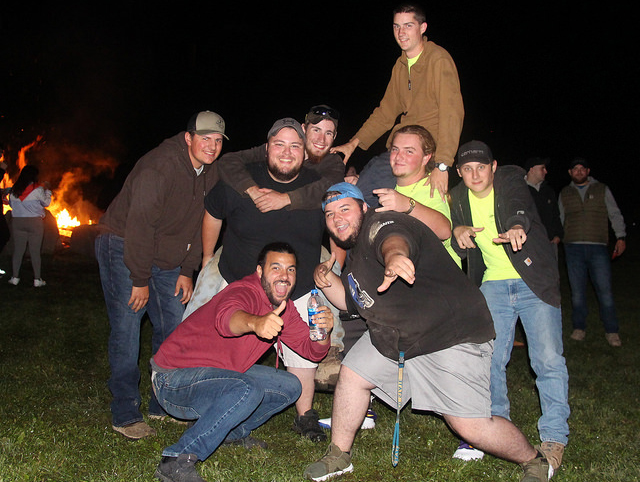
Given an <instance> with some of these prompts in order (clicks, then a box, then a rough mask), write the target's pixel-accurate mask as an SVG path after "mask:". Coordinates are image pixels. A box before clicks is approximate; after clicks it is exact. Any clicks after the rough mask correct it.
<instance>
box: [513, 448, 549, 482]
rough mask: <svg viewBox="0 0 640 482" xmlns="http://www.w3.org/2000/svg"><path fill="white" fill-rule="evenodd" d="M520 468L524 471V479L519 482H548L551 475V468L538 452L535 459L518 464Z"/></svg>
mask: <svg viewBox="0 0 640 482" xmlns="http://www.w3.org/2000/svg"><path fill="white" fill-rule="evenodd" d="M520 467H522V470H524V477H523V478H522V479H521V481H520V482H549V479H550V478H551V476H552V475H553V467H551V465H549V462H548V461H547V459H546V458H545V457H544V455H542V454H541V453H540V451H538V456H537V457H536V458H535V459H533V460H529V462H525V463H524V464H520Z"/></svg>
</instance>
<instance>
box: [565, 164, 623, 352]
mask: <svg viewBox="0 0 640 482" xmlns="http://www.w3.org/2000/svg"><path fill="white" fill-rule="evenodd" d="M590 172H591V169H590V167H589V163H588V162H587V161H586V160H585V159H582V158H576V159H574V160H573V161H572V162H571V165H570V166H569V177H570V178H571V184H569V185H568V186H566V187H565V188H563V189H562V191H561V192H560V199H559V208H560V217H561V219H562V223H563V225H564V238H563V243H564V253H565V258H566V259H567V274H568V276H569V285H570V286H571V305H572V313H571V321H572V323H573V333H571V339H572V340H577V341H582V340H584V338H585V336H586V328H587V313H588V310H587V292H586V291H587V277H590V278H591V282H592V283H593V287H594V288H595V291H596V295H597V296H598V302H599V303H600V319H601V320H602V323H603V324H604V331H605V337H606V340H607V342H608V343H609V345H611V346H613V347H619V346H622V340H621V339H620V334H619V333H618V331H619V327H618V317H617V315H616V307H615V301H614V299H613V290H612V286H611V261H610V260H609V251H608V249H607V244H608V242H609V224H608V221H609V222H610V223H611V228H612V229H613V232H614V234H615V236H616V238H617V240H616V245H615V247H614V249H613V257H614V258H615V257H617V256H620V255H622V253H624V251H625V249H626V242H625V236H626V226H625V223H624V218H623V217H622V213H621V212H620V209H619V208H618V205H617V204H616V201H615V199H614V198H613V194H611V190H610V189H609V187H608V186H607V185H605V184H602V183H600V182H598V181H596V180H595V179H594V178H593V177H591V176H590V175H589V174H590Z"/></svg>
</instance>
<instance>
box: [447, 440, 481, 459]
mask: <svg viewBox="0 0 640 482" xmlns="http://www.w3.org/2000/svg"><path fill="white" fill-rule="evenodd" d="M482 457H484V452H483V451H482V450H478V449H477V448H475V447H473V446H472V445H469V444H468V443H467V442H463V441H462V440H461V441H460V445H459V446H458V449H457V450H456V451H455V452H454V453H453V458H454V459H460V460H464V461H465V462H469V461H471V460H482Z"/></svg>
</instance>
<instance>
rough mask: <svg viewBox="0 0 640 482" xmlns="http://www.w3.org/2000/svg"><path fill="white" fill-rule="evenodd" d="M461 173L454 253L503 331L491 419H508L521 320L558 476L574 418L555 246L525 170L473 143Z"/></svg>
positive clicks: (454, 201) (543, 432)
mask: <svg viewBox="0 0 640 482" xmlns="http://www.w3.org/2000/svg"><path fill="white" fill-rule="evenodd" d="M457 171H458V174H459V175H460V177H461V178H462V181H463V182H461V183H460V184H458V185H457V186H456V187H455V188H454V189H452V190H451V218H452V219H451V220H452V223H453V235H454V237H455V239H456V242H455V243H454V247H455V248H456V250H457V251H458V253H459V254H460V256H461V257H463V258H465V257H466V259H467V274H468V276H469V278H470V279H471V280H472V281H473V282H474V283H475V284H476V285H478V286H480V290H481V291H482V294H483V295H484V297H485V298H486V300H487V305H488V306H489V310H490V311H491V317H492V319H493V324H494V327H495V331H496V339H495V342H494V350H493V357H492V362H491V413H492V414H493V415H494V416H496V415H497V416H499V417H503V418H505V419H509V413H510V406H509V398H508V395H507V379H506V369H507V363H508V362H509V358H510V357H511V349H512V347H513V341H514V331H515V327H516V323H517V321H518V318H520V320H521V322H522V327H523V328H524V332H525V334H526V337H527V346H528V349H529V358H530V360H531V368H532V369H533V371H534V372H535V374H536V386H537V388H538V393H539V397H540V406H541V409H542V416H541V417H540V419H539V421H538V430H539V432H540V439H541V441H542V445H541V451H542V452H543V453H544V454H545V455H546V457H547V459H548V460H549V463H550V464H551V466H552V468H553V470H557V469H558V467H559V466H560V464H561V462H562V455H563V453H564V447H565V445H566V444H567V441H568V434H569V426H568V423H567V420H568V418H569V412H570V410H569V401H568V391H569V389H568V382H569V375H568V373H567V367H566V363H565V359H564V357H563V355H562V351H563V346H562V313H561V310H560V283H559V273H558V263H557V261H556V258H555V255H554V253H553V249H552V245H551V243H549V240H548V237H547V232H546V230H545V228H544V226H543V225H542V223H541V222H540V217H539V215H538V212H537V210H536V207H535V204H534V202H533V199H532V197H531V195H530V194H529V190H528V188H527V185H526V183H525V181H524V170H523V169H522V168H520V167H518V166H502V167H498V166H497V162H496V161H495V160H494V158H493V155H492V153H491V150H490V149H489V146H487V145H486V144H484V143H483V142H479V141H470V142H467V143H466V144H464V145H462V146H461V147H460V149H459V151H458V164H457ZM466 442H469V441H468V440H467V441H466Z"/></svg>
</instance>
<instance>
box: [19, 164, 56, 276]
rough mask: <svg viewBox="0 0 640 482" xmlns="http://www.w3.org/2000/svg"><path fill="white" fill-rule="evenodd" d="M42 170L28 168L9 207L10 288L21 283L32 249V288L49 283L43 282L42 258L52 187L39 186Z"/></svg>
mask: <svg viewBox="0 0 640 482" xmlns="http://www.w3.org/2000/svg"><path fill="white" fill-rule="evenodd" d="M39 172H40V171H39V169H38V168H37V167H36V166H33V165H31V164H27V165H26V166H24V167H23V168H22V170H21V171H20V175H19V176H18V179H17V180H16V182H15V184H14V185H13V187H12V188H11V194H9V205H10V206H11V231H12V236H13V255H12V258H11V264H12V266H11V268H12V270H13V276H12V277H11V278H10V279H9V284H12V285H14V286H17V285H18V283H20V266H21V265H22V258H23V257H24V253H25V251H26V250H27V245H28V246H29V256H30V257H31V266H32V267H33V286H35V287H36V288H41V287H43V286H44V285H46V284H47V283H46V282H45V281H44V280H43V279H42V275H41V270H42V258H41V256H40V249H41V248H42V239H43V238H44V216H45V208H46V207H47V206H48V205H49V204H51V189H49V183H48V182H45V183H44V184H42V185H40V184H39V183H38V174H39Z"/></svg>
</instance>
